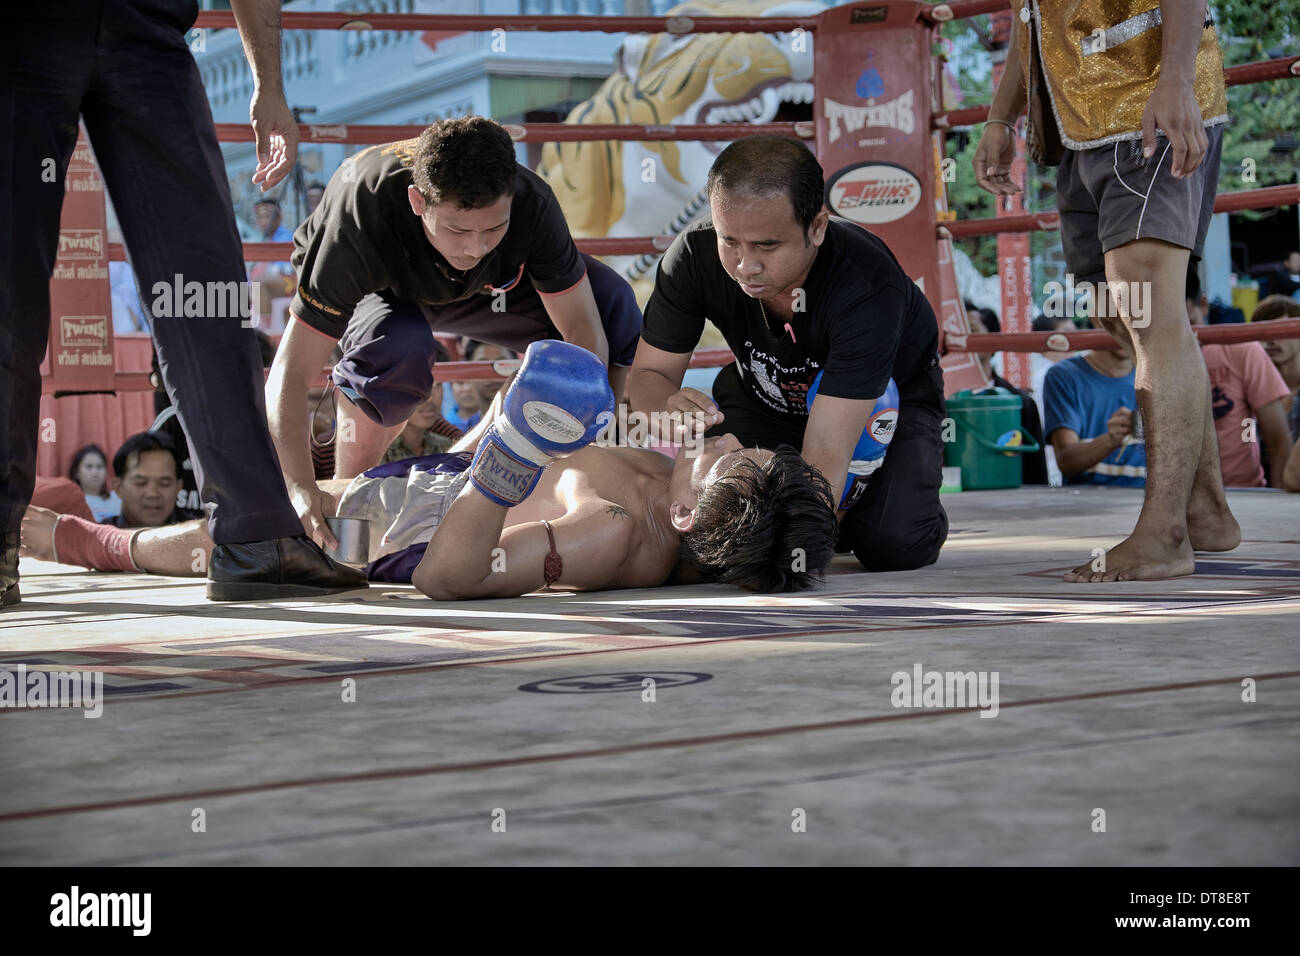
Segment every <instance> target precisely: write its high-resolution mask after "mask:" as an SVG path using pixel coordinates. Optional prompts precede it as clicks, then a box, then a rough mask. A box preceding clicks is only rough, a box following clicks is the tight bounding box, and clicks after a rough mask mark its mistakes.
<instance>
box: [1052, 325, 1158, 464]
mask: <svg viewBox="0 0 1300 956" xmlns="http://www.w3.org/2000/svg"><path fill="white" fill-rule="evenodd" d="M1093 325H1094V326H1097V327H1100V325H1099V323H1098V321H1097V320H1096V319H1095V318H1094V319H1093ZM1043 403H1044V405H1045V406H1046V408H1047V421H1046V423H1045V424H1046V432H1047V437H1048V440H1049V441H1050V442H1051V443H1052V447H1053V448H1054V449H1055V450H1056V463H1057V465H1058V466H1060V469H1061V475H1062V477H1063V478H1064V479H1065V483H1066V484H1094V485H1121V486H1125V487H1130V488H1145V487H1146V480H1147V450H1146V446H1145V445H1144V444H1143V443H1142V442H1141V441H1140V440H1138V439H1135V438H1134V437H1133V409H1134V408H1136V407H1137V392H1136V391H1135V389H1134V374H1133V358H1132V356H1130V355H1129V354H1128V352H1127V350H1125V349H1124V348H1123V347H1121V346H1119V345H1118V344H1117V345H1116V346H1115V348H1112V349H1095V350H1093V351H1091V352H1084V353H1082V354H1080V355H1076V356H1075V357H1074V358H1068V359H1066V360H1065V361H1063V362H1058V363H1057V364H1056V365H1054V366H1053V367H1052V368H1051V369H1049V370H1048V372H1047V376H1046V377H1045V378H1044V380H1043Z"/></svg>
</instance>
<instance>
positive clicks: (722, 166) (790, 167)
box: [706, 136, 826, 233]
mask: <svg viewBox="0 0 1300 956" xmlns="http://www.w3.org/2000/svg"><path fill="white" fill-rule="evenodd" d="M706 188H707V190H708V196H709V198H710V199H711V198H713V194H714V193H715V192H718V191H719V190H720V191H722V192H725V193H730V194H732V195H740V196H756V197H758V198H761V199H766V198H769V197H771V196H774V195H778V194H779V195H783V196H785V197H786V198H787V199H789V200H790V205H791V207H792V208H793V209H794V219H795V222H797V223H799V228H800V229H802V230H803V231H804V232H805V233H807V232H808V227H809V226H811V225H812V224H813V220H814V219H816V218H817V214H818V213H819V212H821V210H822V205H823V203H824V201H825V189H826V180H825V173H824V172H823V171H822V167H821V164H820V163H818V162H817V157H816V156H814V155H813V154H812V153H811V152H810V151H809V149H808V147H807V146H804V145H803V144H802V143H798V142H795V141H794V140H789V139H783V138H782V137H780V136H748V137H746V138H745V139H738V140H736V141H735V142H734V143H732V144H731V145H730V146H728V147H727V148H726V149H724V150H723V151H722V152H721V153H720V154H719V155H718V158H717V159H715V160H714V161H713V167H712V168H711V169H710V170H709V178H708V180H707V183H706Z"/></svg>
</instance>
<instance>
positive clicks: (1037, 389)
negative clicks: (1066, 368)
mask: <svg viewBox="0 0 1300 956" xmlns="http://www.w3.org/2000/svg"><path fill="white" fill-rule="evenodd" d="M1033 330H1034V331H1035V332H1077V331H1078V330H1079V327H1078V326H1077V325H1075V324H1074V319H1072V318H1070V317H1069V316H1068V315H1063V316H1060V317H1059V318H1055V319H1054V318H1052V317H1051V316H1049V315H1038V316H1035V317H1034V324H1033ZM1074 354H1075V353H1074V352H1058V351H1056V350H1054V349H1048V350H1047V351H1045V352H1030V353H1029V390H1030V391H1031V392H1033V393H1034V400H1035V401H1036V402H1038V408H1039V411H1042V410H1043V379H1045V378H1046V377H1047V370H1048V369H1050V368H1051V367H1052V366H1053V365H1055V364H1056V363H1057V362H1061V361H1064V360H1065V359H1068V358H1070V357H1071V356H1072V355H1074Z"/></svg>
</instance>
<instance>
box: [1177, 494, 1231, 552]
mask: <svg viewBox="0 0 1300 956" xmlns="http://www.w3.org/2000/svg"><path fill="white" fill-rule="evenodd" d="M1187 539H1188V540H1189V541H1191V543H1192V548H1193V550H1196V551H1231V550H1232V549H1233V548H1235V547H1236V546H1237V545H1239V544H1241V525H1239V524H1237V519H1236V518H1234V517H1233V516H1232V512H1231V511H1229V510H1228V508H1227V506H1226V505H1224V506H1223V507H1222V508H1218V509H1213V510H1209V509H1193V508H1192V507H1190V506H1189V507H1188V509H1187Z"/></svg>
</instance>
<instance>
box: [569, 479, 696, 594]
mask: <svg viewBox="0 0 1300 956" xmlns="http://www.w3.org/2000/svg"><path fill="white" fill-rule="evenodd" d="M564 523H565V524H566V525H567V526H568V529H569V532H570V533H569V534H568V535H566V536H565V537H566V538H568V539H569V540H568V542H567V544H568V545H569V548H568V549H567V551H566V548H565V544H566V542H558V546H559V548H560V555H561V557H562V558H563V560H564V566H565V570H566V574H565V576H564V578H565V580H566V582H568V583H571V584H573V585H575V586H578V587H583V586H584V585H585V586H587V587H593V586H594V587H600V588H643V587H656V586H658V585H660V584H662V583H663V582H664V580H665V579H666V578H667V577H668V575H669V573H670V572H671V571H672V568H673V565H674V564H675V563H676V548H675V546H674V547H668V546H666V545H657V544H656V541H655V540H654V536H653V535H652V534H651V533H650V530H649V529H648V528H647V527H646V524H645V522H644V520H642V519H640V518H638V517H637V516H635V515H633V514H632V513H630V512H629V511H628V509H627V508H625V507H624V506H623V505H621V504H619V503H618V502H615V501H610V500H608V499H604V498H592V499H589V500H587V501H585V502H583V503H582V505H580V506H579V507H578V508H576V509H575V510H574V511H572V512H571V513H570V514H569V515H568V516H567V517H566V521H565V522H564ZM557 530H558V526H557ZM571 567H572V569H573V571H574V572H576V575H577V577H578V578H580V580H575V579H573V576H571V575H570V574H568V573H567V572H568V570H569V569H570V568H571ZM597 582H599V583H597Z"/></svg>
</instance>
